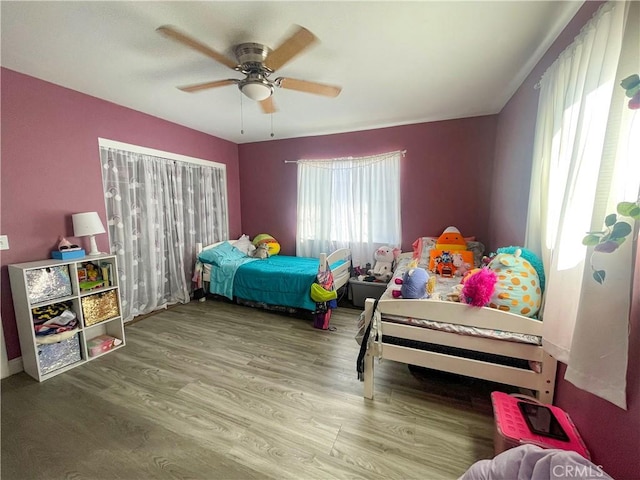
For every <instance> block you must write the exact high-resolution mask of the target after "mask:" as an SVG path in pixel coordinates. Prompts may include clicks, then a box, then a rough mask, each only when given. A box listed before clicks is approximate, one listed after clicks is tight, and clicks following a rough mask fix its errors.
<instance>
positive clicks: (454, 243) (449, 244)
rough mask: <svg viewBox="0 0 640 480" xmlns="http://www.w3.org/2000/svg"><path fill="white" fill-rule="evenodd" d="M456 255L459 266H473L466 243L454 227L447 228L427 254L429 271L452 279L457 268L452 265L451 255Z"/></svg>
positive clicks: (452, 258)
mask: <svg viewBox="0 0 640 480" xmlns="http://www.w3.org/2000/svg"><path fill="white" fill-rule="evenodd" d="M454 254H457V255H458V258H459V261H458V263H459V264H460V265H461V266H464V265H465V264H468V265H469V267H468V268H466V269H465V270H468V269H469V268H470V267H471V265H473V252H471V251H469V250H467V242H466V241H465V239H464V237H463V236H462V234H461V233H460V230H458V229H457V228H456V227H447V228H446V229H445V230H444V232H442V235H440V236H439V237H438V241H437V242H436V246H435V248H434V249H433V250H431V251H430V252H429V270H430V271H432V272H434V273H438V274H440V275H442V276H443V277H452V276H453V275H454V274H455V273H456V271H457V269H458V267H456V265H455V264H454V257H453V255H454Z"/></svg>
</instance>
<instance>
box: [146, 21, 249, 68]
mask: <svg viewBox="0 0 640 480" xmlns="http://www.w3.org/2000/svg"><path fill="white" fill-rule="evenodd" d="M156 30H157V31H158V32H160V33H162V34H163V35H166V36H167V37H169V38H172V39H173V40H175V41H177V42H180V43H182V44H183V45H186V46H187V47H190V48H193V49H194V50H197V51H199V52H200V53H203V54H205V55H206V56H208V57H210V58H213V59H214V60H215V61H216V62H219V63H221V64H223V65H226V66H227V67H229V68H231V69H234V70H235V68H236V67H237V66H238V65H237V64H236V62H234V61H233V60H231V59H229V58H227V57H225V56H224V55H223V54H221V53H219V52H216V51H215V50H214V49H212V48H209V47H207V46H206V45H204V44H202V43H200V42H198V41H197V40H194V39H193V38H191V37H189V36H187V35H185V34H184V33H182V32H179V31H178V30H176V29H175V28H173V27H172V26H171V25H163V26H161V27H158V28H156Z"/></svg>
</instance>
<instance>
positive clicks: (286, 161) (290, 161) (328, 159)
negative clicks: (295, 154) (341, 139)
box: [284, 149, 407, 163]
mask: <svg viewBox="0 0 640 480" xmlns="http://www.w3.org/2000/svg"><path fill="white" fill-rule="evenodd" d="M392 153H401V154H402V156H403V157H404V156H406V155H407V150H406V149H405V150H394V151H393V152H386V153H377V154H375V155H367V157H379V156H382V155H391V154H392ZM367 157H360V158H367ZM356 158H358V157H356ZM353 159H354V157H342V158H326V159H318V160H285V161H284V163H298V162H302V161H304V162H330V161H332V160H353Z"/></svg>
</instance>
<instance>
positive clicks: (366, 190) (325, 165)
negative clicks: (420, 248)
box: [296, 152, 403, 265]
mask: <svg viewBox="0 0 640 480" xmlns="http://www.w3.org/2000/svg"><path fill="white" fill-rule="evenodd" d="M402 154H403V152H391V153H385V154H381V155H373V156H367V157H360V158H339V159H333V160H299V161H298V162H296V163H297V164H298V204H297V235H296V252H297V255H299V256H304V257H317V256H318V255H319V254H320V253H322V252H332V251H333V250H335V249H337V248H350V249H351V253H352V258H353V262H354V265H365V264H366V263H367V262H369V263H372V262H373V254H374V252H375V250H376V249H377V248H378V247H380V246H382V245H389V246H393V247H399V246H400V243H401V235H402V228H401V221H400V158H401V156H402Z"/></svg>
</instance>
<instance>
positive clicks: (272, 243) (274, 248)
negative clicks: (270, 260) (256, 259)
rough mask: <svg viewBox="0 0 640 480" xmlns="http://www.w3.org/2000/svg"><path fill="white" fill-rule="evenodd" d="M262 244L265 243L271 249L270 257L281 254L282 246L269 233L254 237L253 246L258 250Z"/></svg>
mask: <svg viewBox="0 0 640 480" xmlns="http://www.w3.org/2000/svg"><path fill="white" fill-rule="evenodd" d="M261 243H265V244H266V245H267V247H268V248H269V256H273V255H278V254H279V253H280V244H279V243H278V241H277V240H276V239H275V238H273V237H272V236H271V235H269V234H268V233H261V234H259V235H256V236H255V237H253V244H254V245H255V247H256V248H258V245H260V244H261Z"/></svg>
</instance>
